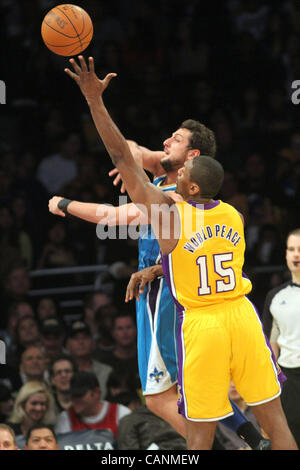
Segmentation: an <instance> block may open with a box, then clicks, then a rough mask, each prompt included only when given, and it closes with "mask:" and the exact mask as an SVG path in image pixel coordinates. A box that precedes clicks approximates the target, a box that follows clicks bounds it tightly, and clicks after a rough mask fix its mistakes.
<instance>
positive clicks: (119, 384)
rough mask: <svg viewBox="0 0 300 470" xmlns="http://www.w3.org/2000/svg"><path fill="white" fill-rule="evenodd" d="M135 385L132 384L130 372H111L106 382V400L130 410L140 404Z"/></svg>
mask: <svg viewBox="0 0 300 470" xmlns="http://www.w3.org/2000/svg"><path fill="white" fill-rule="evenodd" d="M135 387H136V384H135V383H132V378H131V375H130V372H128V371H126V370H124V371H123V372H122V373H121V372H120V371H118V372H115V371H113V372H111V374H110V376H109V378H108V381H107V389H108V393H107V400H108V401H110V402H112V403H121V404H122V405H125V406H127V407H128V408H130V409H131V410H133V409H135V408H137V407H138V406H140V405H141V404H142V400H141V397H140V396H139V394H138V390H137V389H136V388H135Z"/></svg>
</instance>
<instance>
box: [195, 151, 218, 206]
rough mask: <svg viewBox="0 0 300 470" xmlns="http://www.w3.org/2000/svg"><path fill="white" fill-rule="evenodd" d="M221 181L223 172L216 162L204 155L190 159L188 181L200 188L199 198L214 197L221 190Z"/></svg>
mask: <svg viewBox="0 0 300 470" xmlns="http://www.w3.org/2000/svg"><path fill="white" fill-rule="evenodd" d="M223 180H224V170H223V167H222V165H221V164H220V163H219V162H218V161H217V160H215V159H213V158H211V157H209V156H206V155H199V156H198V157H195V158H193V159H192V167H191V169H190V181H192V182H194V183H196V184H197V185H198V186H199V187H200V190H201V194H200V196H201V197H203V198H213V197H215V196H216V195H217V194H218V192H219V191H220V189H221V186H222V184H223Z"/></svg>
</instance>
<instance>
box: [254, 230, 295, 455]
mask: <svg viewBox="0 0 300 470" xmlns="http://www.w3.org/2000/svg"><path fill="white" fill-rule="evenodd" d="M286 243H287V244H286V263H287V267H288V269H289V271H290V274H291V279H290V280H289V281H288V282H285V283H284V284H281V285H279V286H277V287H275V288H274V289H272V290H271V291H270V292H269V293H268V294H267V296H266V299H265V305H264V311H263V326H264V331H265V334H266V335H267V336H268V337H269V339H270V343H271V346H272V348H273V351H274V354H275V357H276V359H277V360H278V364H279V366H280V367H281V369H282V371H283V372H284V374H285V375H286V377H287V380H286V382H284V384H283V389H282V394H281V402H282V407H283V410H284V412H285V414H286V418H287V422H288V425H289V428H290V430H291V432H292V434H293V435H294V438H295V440H296V442H297V445H298V446H299V445H300V406H299V396H300V318H299V305H300V229H299V228H298V229H295V230H293V231H291V232H290V233H289V235H288V237H287V242H286Z"/></svg>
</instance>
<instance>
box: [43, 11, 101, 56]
mask: <svg viewBox="0 0 300 470" xmlns="http://www.w3.org/2000/svg"><path fill="white" fill-rule="evenodd" d="M41 33H42V38H43V41H44V43H45V44H46V46H47V47H48V49H50V51H52V52H54V53H55V54H58V55H63V56H66V57H68V56H71V55H77V54H80V53H81V52H82V51H84V49H86V48H87V47H88V45H89V43H90V42H91V39H92V37H93V23H92V20H91V18H90V17H89V15H88V14H87V12H86V11H85V10H83V9H82V8H80V7H78V6H76V5H58V6H56V7H54V8H52V10H50V11H49V12H48V13H47V15H46V16H45V18H44V19H43V23H42V28H41Z"/></svg>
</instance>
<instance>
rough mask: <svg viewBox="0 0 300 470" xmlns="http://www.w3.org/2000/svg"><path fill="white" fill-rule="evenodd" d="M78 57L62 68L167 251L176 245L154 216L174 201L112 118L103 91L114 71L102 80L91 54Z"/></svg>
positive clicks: (130, 190)
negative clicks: (147, 170) (153, 179)
mask: <svg viewBox="0 0 300 470" xmlns="http://www.w3.org/2000/svg"><path fill="white" fill-rule="evenodd" d="M78 59H79V63H80V66H79V65H78V64H77V62H76V61H75V60H74V59H70V62H71V64H72V66H73V69H74V72H71V71H70V70H69V69H65V71H66V72H67V73H68V75H70V76H71V77H72V78H73V79H74V80H75V81H76V83H77V84H78V85H79V87H80V89H81V92H82V93H83V95H84V96H85V98H86V101H87V103H88V105H89V107H90V112H91V114H92V117H93V120H94V122H95V124H96V127H97V130H98V132H99V135H100V136H101V139H102V141H103V143H104V145H105V147H106V150H107V151H108V154H109V155H110V157H111V160H112V162H113V164H114V165H115V166H116V167H117V168H118V170H119V172H120V175H121V178H122V180H123V182H124V184H125V186H126V189H127V192H128V194H129V196H130V198H131V200H132V202H134V203H135V204H136V205H138V207H139V209H140V210H141V211H142V212H143V213H145V214H146V215H147V216H148V217H149V220H150V221H151V225H152V227H153V229H154V231H155V233H156V236H157V238H158V240H159V242H160V246H161V249H162V251H163V252H170V251H171V249H172V245H173V246H175V245H174V243H175V240H174V238H173V239H172V241H170V236H169V237H168V238H167V239H166V238H165V236H162V235H161V233H162V231H163V222H162V220H163V218H162V217H158V220H155V221H154V219H155V216H156V215H157V214H158V211H159V210H160V208H161V207H162V206H164V209H163V210H165V211H166V212H170V211H168V208H170V206H173V205H174V202H173V200H172V199H171V198H170V197H169V196H168V195H167V194H165V193H163V191H161V190H160V189H158V188H156V187H155V186H154V185H153V184H152V183H151V182H150V180H149V178H148V176H147V174H146V173H145V171H144V170H143V169H142V168H141V166H140V165H139V164H138V163H137V162H136V161H135V159H134V158H133V156H132V154H131V151H130V148H129V146H128V143H127V141H126V139H125V138H124V136H123V135H122V133H121V132H120V130H119V129H118V127H117V126H116V124H115V123H114V122H113V120H112V118H111V117H110V115H109V113H108V111H107V109H106V107H105V105H104V103H103V99H102V95H103V92H104V91H105V89H106V88H107V86H108V84H109V82H110V80H111V79H112V78H113V77H115V76H116V74H114V73H110V74H107V75H106V77H105V78H104V79H103V80H100V79H99V78H98V77H97V75H96V74H95V71H94V60H93V58H92V57H89V64H88V66H87V64H86V62H85V60H84V58H83V56H79V57H78ZM158 208H159V209H158ZM166 208H167V209H166ZM174 214H175V215H174ZM175 218H178V214H176V210H175V211H174V212H173V213H172V214H171V219H172V220H173V221H174V220H175ZM154 222H155V223H154ZM168 225H169V224H168ZM171 226H172V228H171V233H170V235H171V238H172V229H174V224H172V223H171V224H170V227H171ZM167 240H168V241H167ZM176 243H177V240H176Z"/></svg>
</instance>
